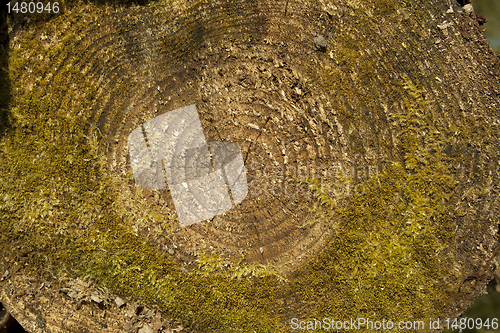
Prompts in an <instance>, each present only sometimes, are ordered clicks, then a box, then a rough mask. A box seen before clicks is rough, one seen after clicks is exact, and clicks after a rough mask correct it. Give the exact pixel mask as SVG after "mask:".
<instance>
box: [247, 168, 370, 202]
mask: <svg viewBox="0 0 500 333" xmlns="http://www.w3.org/2000/svg"><path fill="white" fill-rule="evenodd" d="M247 172H248V175H247V176H248V183H249V193H248V194H249V195H272V196H292V197H294V198H297V197H300V196H303V197H308V198H310V197H311V196H312V195H315V194H316V195H317V194H319V193H322V194H328V195H329V196H330V197H332V198H333V197H335V198H339V197H347V196H352V195H357V196H361V195H364V194H365V193H366V186H365V181H367V180H370V179H378V176H379V167H378V166H377V165H357V166H353V165H351V166H343V165H342V164H340V163H332V164H330V165H317V164H316V163H314V162H309V163H306V164H300V165H299V164H285V165H263V164H261V163H258V162H253V163H251V164H250V166H249V168H248V169H247Z"/></svg>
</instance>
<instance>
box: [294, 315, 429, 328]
mask: <svg viewBox="0 0 500 333" xmlns="http://www.w3.org/2000/svg"><path fill="white" fill-rule="evenodd" d="M428 324H429V326H427V327H426V322H424V321H422V320H415V321H410V320H395V321H392V320H386V319H383V320H371V319H368V318H357V319H352V318H351V319H345V320H336V319H333V318H323V319H322V320H317V319H312V320H300V319H298V318H293V319H292V320H291V321H290V327H291V328H292V329H293V330H326V331H328V330H336V331H349V330H372V331H374V330H412V331H419V330H425V329H426V328H431V329H439V319H438V320H436V321H432V320H430V321H429V323H428Z"/></svg>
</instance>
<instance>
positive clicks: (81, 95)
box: [0, 0, 500, 333]
mask: <svg viewBox="0 0 500 333" xmlns="http://www.w3.org/2000/svg"><path fill="white" fill-rule="evenodd" d="M467 8H469V7H467ZM471 14H473V13H470V12H468V10H465V9H464V8H462V7H461V5H459V4H458V3H455V1H451V3H450V2H449V1H445V0H431V1H425V2H420V1H392V0H384V1H379V0H378V1H371V0H359V1H358V0H349V1H335V0H316V1H302V0H295V1H258V2H257V1H247V0H237V1H219V0H218V1H184V0H183V1H158V2H157V1H154V2H149V3H141V4H140V5H137V4H134V3H132V4H129V3H115V2H113V3H103V4H102V3H87V4H72V3H63V4H61V12H60V13H58V14H54V13H52V14H51V15H46V14H44V15H42V16H38V17H36V16H35V18H34V19H30V20H28V19H27V16H21V14H11V16H10V17H9V38H10V40H9V42H8V48H7V49H5V50H4V51H2V61H1V63H2V66H6V65H5V64H8V67H7V68H5V67H4V70H2V73H0V76H1V80H2V86H1V87H2V88H1V92H0V93H1V94H2V96H5V97H6V99H4V100H5V101H8V102H5V103H4V104H6V105H7V106H6V107H4V109H5V112H6V115H5V117H2V127H1V129H2V133H3V134H2V137H1V148H2V149H1V150H0V162H1V163H0V164H1V166H0V168H1V172H0V177H1V185H0V189H1V190H0V198H1V200H0V212H1V214H2V226H1V228H2V229H1V233H2V236H1V238H0V245H1V247H2V254H3V258H2V260H0V268H1V269H2V270H1V271H0V275H2V274H4V272H6V271H8V272H7V273H5V274H4V277H3V278H2V281H1V282H0V284H1V290H2V294H1V301H2V303H3V304H4V305H5V306H6V307H7V308H8V309H9V310H10V311H11V312H12V313H13V315H14V317H15V318H16V319H17V320H18V321H19V322H20V323H21V324H22V325H23V326H24V327H25V328H26V329H27V330H28V331H30V332H33V333H35V332H59V331H65V332H67V331H74V332H87V331H89V332H90V331H92V332H95V331H99V332H118V331H119V332H123V331H130V332H132V331H134V330H137V329H139V328H140V327H141V326H145V325H149V326H150V327H151V328H152V329H154V330H158V329H160V328H161V327H165V328H166V327H167V326H169V327H171V328H174V327H177V323H174V322H173V321H172V322H168V321H166V319H165V318H175V319H176V320H178V321H179V322H181V323H182V325H183V327H189V329H190V330H193V331H197V332H233V331H236V330H242V331H244V332H250V331H256V332H277V331H282V332H288V331H293V330H292V329H291V320H292V318H298V319H300V320H304V321H307V320H312V318H316V319H318V320H322V318H334V319H335V320H342V321H344V320H349V319H350V318H353V319H356V318H370V319H371V320H380V321H381V320H383V319H385V320H391V321H393V322H395V323H397V322H398V321H399V320H404V321H406V320H411V321H414V320H415V321H419V320H422V321H424V323H425V331H429V332H430V331H439V330H440V329H442V328H443V327H440V329H433V328H431V327H429V324H428V323H429V320H435V319H437V318H440V319H441V324H443V322H444V320H445V319H446V318H455V317H457V316H459V315H460V314H461V313H462V312H463V311H464V310H465V309H466V308H467V307H468V306H469V305H470V304H471V303H472V301H473V300H474V299H475V298H476V297H477V296H479V295H481V294H482V293H483V291H484V289H485V286H486V285H487V284H488V282H489V281H490V280H491V279H492V278H493V270H494V268H495V264H494V259H495V257H496V255H497V253H498V249H499V248H498V245H499V244H498V230H499V220H498V216H499V214H498V213H499V207H500V202H499V199H498V193H499V162H498V157H499V151H500V150H499V148H500V145H499V138H500V136H499V128H498V125H499V121H498V119H500V118H499V116H500V111H499V107H498V105H499V102H500V84H499V83H500V61H499V58H498V57H497V55H495V53H494V52H493V50H492V49H491V46H490V45H489V44H488V42H487V41H486V39H485V38H484V37H483V36H482V33H481V29H480V27H479V24H478V23H477V21H475V17H476V16H474V15H471ZM5 73H8V75H6V74H5ZM7 97H8V99H7ZM192 104H195V105H196V107H197V110H198V114H199V117H200V121H201V125H202V128H203V130H204V135H205V139H206V141H207V142H222V141H224V142H232V143H236V144H238V146H239V147H240V148H241V151H242V153H243V158H244V161H245V167H246V176H247V181H248V187H249V193H248V195H247V197H246V198H245V200H244V201H243V202H242V203H241V204H239V205H237V206H236V207H234V208H233V209H231V210H229V211H227V212H226V213H224V214H221V215H218V216H216V217H214V218H213V219H210V220H208V221H204V222H200V223H196V224H193V225H191V226H188V227H181V226H180V224H179V220H178V218H177V215H176V210H175V206H174V202H173V200H172V195H171V193H170V191H169V189H168V188H167V189H164V190H148V189H141V188H140V187H139V186H137V184H136V183H135V181H134V177H133V172H132V168H131V163H130V156H129V151H128V142H127V139H128V137H129V135H130V133H131V132H132V131H133V130H134V129H136V128H139V127H141V124H143V123H145V122H147V121H149V120H151V119H153V118H155V117H157V116H159V115H162V114H165V113H167V112H169V111H172V110H176V109H179V108H181V107H184V106H187V105H192ZM2 105H3V104H0V107H1V106H2ZM115 295H121V297H122V298H124V299H125V300H127V303H128V304H125V305H123V306H121V307H119V306H118V305H117V304H115V302H114V300H115V299H116V296H115ZM139 303H143V304H146V306H147V308H146V309H142V308H140V307H139V308H137V305H136V304H139ZM148 308H150V309H157V310H158V312H155V311H153V310H148ZM185 329H186V330H187V328H185Z"/></svg>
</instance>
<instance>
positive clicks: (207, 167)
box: [128, 105, 248, 226]
mask: <svg viewBox="0 0 500 333" xmlns="http://www.w3.org/2000/svg"><path fill="white" fill-rule="evenodd" d="M128 147H129V154H130V162H131V164H132V170H133V173H134V179H135V182H136V184H137V185H138V186H140V187H142V188H147V189H153V190H159V189H166V188H167V184H168V188H169V190H170V193H171V194H172V198H173V200H174V205H175V209H176V211H177V215H178V217H179V221H180V224H181V226H187V225H190V224H193V223H196V222H200V221H204V220H208V219H210V218H212V217H214V216H217V215H219V214H222V213H224V212H225V211H227V210H229V209H231V208H232V207H233V203H234V205H235V206H236V205H238V204H239V203H240V202H242V201H243V199H245V197H246V196H247V194H248V186H247V177H246V171H245V165H244V161H243V155H242V154H241V149H240V147H239V146H238V145H237V144H235V143H229V142H210V145H209V144H208V143H207V142H206V140H205V135H204V134H203V129H202V128H201V122H200V118H199V117H198V112H197V111H196V106H195V105H190V106H186V107H183V108H180V109H177V110H174V111H170V112H168V113H165V114H163V115H161V116H158V117H156V118H154V119H151V120H150V121H148V122H146V123H144V124H143V125H142V126H140V127H138V128H136V129H135V130H134V131H132V133H131V134H130V136H129V138H128ZM210 152H211V154H210ZM210 157H212V158H210ZM231 197H232V201H233V203H232V202H231Z"/></svg>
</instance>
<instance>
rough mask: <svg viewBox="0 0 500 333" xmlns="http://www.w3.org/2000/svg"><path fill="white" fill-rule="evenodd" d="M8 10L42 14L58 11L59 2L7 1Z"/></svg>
mask: <svg viewBox="0 0 500 333" xmlns="http://www.w3.org/2000/svg"><path fill="white" fill-rule="evenodd" d="M7 9H8V12H9V13H11V12H14V13H16V14H17V13H21V14H37V13H38V14H42V13H43V12H46V13H54V14H57V13H59V3H58V2H47V3H46V4H44V3H43V2H34V1H31V2H24V1H23V2H15V3H14V4H11V3H10V2H7Z"/></svg>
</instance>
